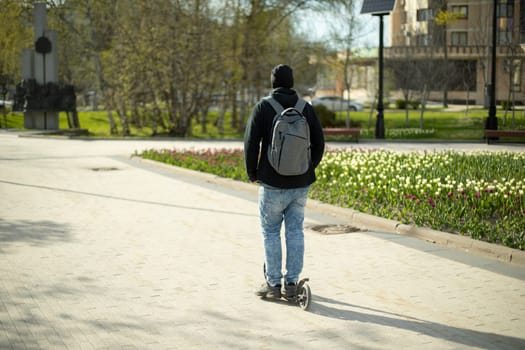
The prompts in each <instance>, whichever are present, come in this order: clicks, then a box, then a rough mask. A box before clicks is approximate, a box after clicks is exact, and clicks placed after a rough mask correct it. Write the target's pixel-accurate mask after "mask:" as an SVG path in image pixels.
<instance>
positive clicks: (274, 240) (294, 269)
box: [259, 184, 310, 286]
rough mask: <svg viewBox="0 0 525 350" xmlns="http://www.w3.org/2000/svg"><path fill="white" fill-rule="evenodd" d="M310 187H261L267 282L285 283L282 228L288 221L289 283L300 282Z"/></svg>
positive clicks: (260, 209)
mask: <svg viewBox="0 0 525 350" xmlns="http://www.w3.org/2000/svg"><path fill="white" fill-rule="evenodd" d="M309 188H310V187H309V186H307V187H301V188H291V189H283V188H276V187H271V186H268V185H264V184H263V185H261V186H260V187H259V214H260V219H261V228H262V234H263V240H264V257H265V264H266V265H265V266H266V281H267V282H268V283H269V284H270V285H271V286H275V285H278V284H281V279H282V278H283V275H282V247H281V226H282V222H283V220H284V227H285V241H286V275H285V276H284V279H285V282H286V283H297V280H298V279H299V275H300V274H301V271H302V269H303V257H304V234H303V222H304V207H305V205H306V200H307V198H308V190H309Z"/></svg>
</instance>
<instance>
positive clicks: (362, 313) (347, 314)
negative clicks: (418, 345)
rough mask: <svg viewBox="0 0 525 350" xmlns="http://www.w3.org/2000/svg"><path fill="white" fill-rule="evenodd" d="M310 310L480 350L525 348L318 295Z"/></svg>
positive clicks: (522, 342) (516, 341)
mask: <svg viewBox="0 0 525 350" xmlns="http://www.w3.org/2000/svg"><path fill="white" fill-rule="evenodd" d="M310 311H311V312H312V313H315V314H317V315H320V316H324V317H329V318H335V319H339V320H344V321H357V322H362V323H373V324H377V325H380V326H385V327H392V328H398V329H403V330H407V331H412V332H414V333H415V334H424V335H427V336H429V337H433V338H440V339H444V340H447V341H450V342H453V343H456V344H460V345H465V346H472V347H477V348H480V349H494V348H495V346H496V347H497V348H498V349H525V339H522V338H516V337H512V336H506V335H501V334H496V333H488V332H483V331H476V330H472V329H465V328H459V327H454V326H449V325H444V324H440V323H436V322H432V321H427V320H421V319H418V318H414V317H410V316H406V315H400V314H396V313H391V312H387V311H382V310H378V309H374V308H370V307H364V306H359V305H353V304H348V303H344V302H340V301H337V300H333V299H329V298H325V297H322V296H318V295H315V296H314V297H313V299H312V305H311V306H310Z"/></svg>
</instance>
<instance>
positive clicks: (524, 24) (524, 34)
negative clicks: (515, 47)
mask: <svg viewBox="0 0 525 350" xmlns="http://www.w3.org/2000/svg"><path fill="white" fill-rule="evenodd" d="M520 44H525V6H520Z"/></svg>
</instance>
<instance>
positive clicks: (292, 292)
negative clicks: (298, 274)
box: [284, 283, 297, 299]
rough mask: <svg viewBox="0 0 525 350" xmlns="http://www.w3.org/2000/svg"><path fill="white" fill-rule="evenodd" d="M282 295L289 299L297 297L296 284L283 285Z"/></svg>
mask: <svg viewBox="0 0 525 350" xmlns="http://www.w3.org/2000/svg"><path fill="white" fill-rule="evenodd" d="M284 295H286V298H288V299H290V298H293V297H295V296H296V295H297V283H286V284H285V285H284Z"/></svg>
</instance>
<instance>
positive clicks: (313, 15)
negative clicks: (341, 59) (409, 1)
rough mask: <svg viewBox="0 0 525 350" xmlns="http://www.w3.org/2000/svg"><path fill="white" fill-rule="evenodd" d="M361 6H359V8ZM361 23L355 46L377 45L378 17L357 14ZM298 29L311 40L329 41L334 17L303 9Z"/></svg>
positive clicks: (385, 24) (385, 35) (386, 39)
mask: <svg viewBox="0 0 525 350" xmlns="http://www.w3.org/2000/svg"><path fill="white" fill-rule="evenodd" d="M360 9H361V7H359V10H360ZM357 17H358V19H359V20H360V21H361V22H362V23H363V27H364V28H363V31H362V35H361V36H360V37H359V38H357V39H356V43H355V46H356V47H379V18H378V17H375V16H371V15H369V14H363V15H362V14H358V16H357ZM388 17H389V16H385V17H383V18H384V29H385V30H384V44H385V45H387V44H388V37H387V35H388ZM301 18H302V19H301V20H300V21H301V23H299V26H300V29H301V31H302V32H304V33H305V34H306V35H308V36H309V37H310V38H311V39H312V40H315V41H329V39H330V32H331V31H333V30H334V27H335V28H337V26H336V25H334V23H336V21H335V19H334V18H333V17H331V16H329V15H327V14H325V13H321V12H314V11H305V13H304V15H303V16H301Z"/></svg>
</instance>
